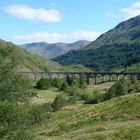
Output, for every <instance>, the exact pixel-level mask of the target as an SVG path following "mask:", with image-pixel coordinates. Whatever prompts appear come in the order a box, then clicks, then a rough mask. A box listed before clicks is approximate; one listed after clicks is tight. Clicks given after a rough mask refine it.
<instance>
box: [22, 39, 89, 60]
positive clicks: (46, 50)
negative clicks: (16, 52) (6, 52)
mask: <svg viewBox="0 0 140 140" xmlns="http://www.w3.org/2000/svg"><path fill="white" fill-rule="evenodd" d="M89 43H91V42H90V41H85V40H80V41H77V42H74V43H70V44H66V43H54V44H48V43H46V42H38V43H30V44H24V45H21V46H22V47H23V48H25V49H26V50H28V51H29V52H31V53H34V54H38V55H40V56H45V57H48V58H53V57H56V56H59V55H62V54H64V53H66V52H68V51H69V50H77V49H80V48H82V47H85V46H86V45H88V44H89Z"/></svg>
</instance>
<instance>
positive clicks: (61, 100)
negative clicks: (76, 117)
mask: <svg viewBox="0 0 140 140" xmlns="http://www.w3.org/2000/svg"><path fill="white" fill-rule="evenodd" d="M67 103H68V100H67V99H66V97H64V95H58V96H57V97H56V98H55V99H54V101H53V103H52V107H53V109H54V110H55V111H56V110H58V109H60V108H61V107H63V106H66V105H67Z"/></svg>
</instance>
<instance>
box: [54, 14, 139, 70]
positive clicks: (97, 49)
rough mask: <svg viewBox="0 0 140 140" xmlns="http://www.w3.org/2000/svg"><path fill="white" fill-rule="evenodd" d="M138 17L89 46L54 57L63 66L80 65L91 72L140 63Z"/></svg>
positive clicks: (123, 23)
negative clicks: (91, 70)
mask: <svg viewBox="0 0 140 140" xmlns="http://www.w3.org/2000/svg"><path fill="white" fill-rule="evenodd" d="M139 39H140V16H137V17H135V18H132V19H129V20H127V21H125V22H122V23H120V24H119V25H118V26H116V27H115V28H114V29H112V30H110V31H108V32H107V33H105V34H103V35H101V36H100V37H99V38H98V39H97V40H95V41H94V42H92V43H91V44H90V45H89V46H86V47H84V48H83V49H81V50H78V51H70V52H68V53H66V54H64V55H62V56H59V57H56V58H55V59H53V60H55V61H57V62H59V63H61V64H64V65H69V64H82V65H84V66H86V67H89V68H91V69H93V70H111V69H114V68H117V69H120V68H126V67H129V66H131V65H133V64H136V63H138V62H140V51H139V50H140V42H139Z"/></svg>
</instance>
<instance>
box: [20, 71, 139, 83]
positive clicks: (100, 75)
mask: <svg viewBox="0 0 140 140" xmlns="http://www.w3.org/2000/svg"><path fill="white" fill-rule="evenodd" d="M19 74H22V75H26V76H27V77H28V78H29V79H30V78H32V79H34V81H37V80H38V79H39V78H42V77H50V78H53V77H57V78H66V77H67V76H72V77H75V76H78V77H79V78H81V77H82V76H84V77H85V79H86V82H87V85H89V84H90V79H94V83H95V84H97V83H101V82H105V81H115V80H116V81H117V80H120V79H121V78H122V77H123V78H125V79H127V78H130V79H131V78H133V77H137V78H140V72H20V73H19Z"/></svg>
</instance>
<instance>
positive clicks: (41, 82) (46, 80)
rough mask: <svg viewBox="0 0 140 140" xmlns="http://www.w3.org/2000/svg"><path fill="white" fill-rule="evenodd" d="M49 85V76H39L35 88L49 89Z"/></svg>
mask: <svg viewBox="0 0 140 140" xmlns="http://www.w3.org/2000/svg"><path fill="white" fill-rule="evenodd" d="M50 87H51V79H49V78H41V79H40V80H39V81H38V82H37V84H36V88H38V89H49V88H50Z"/></svg>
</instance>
